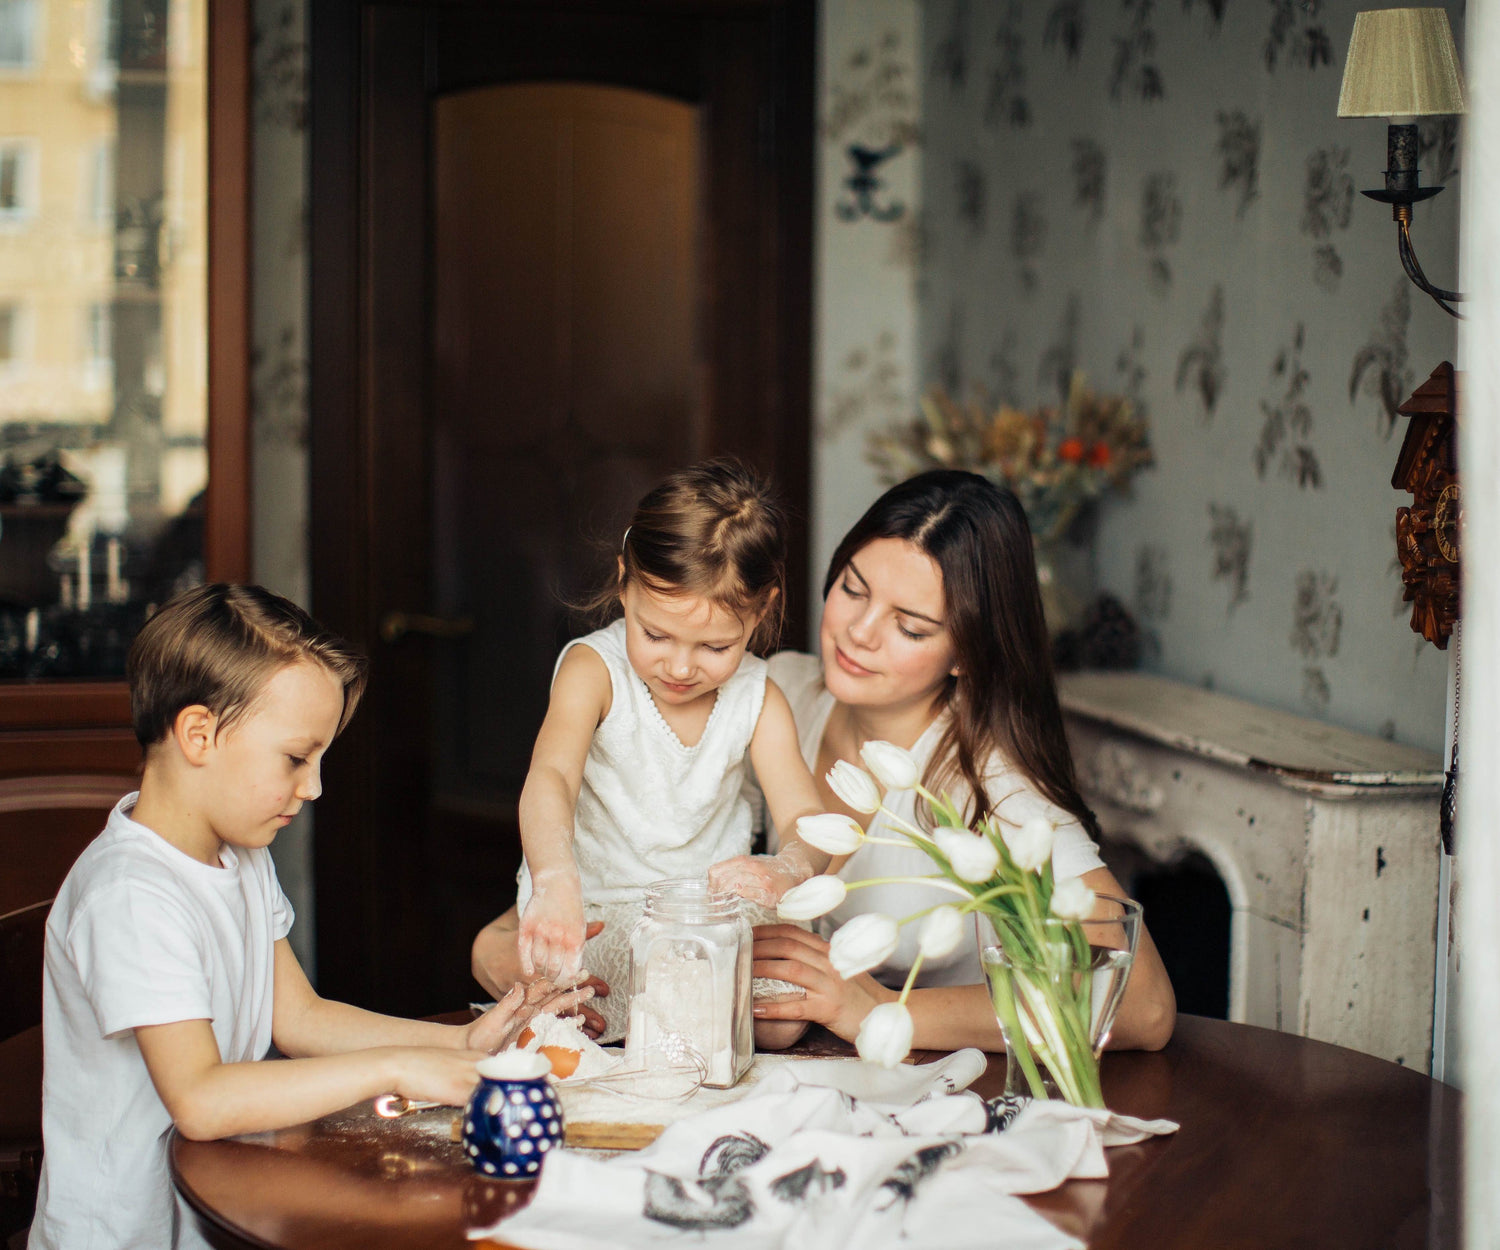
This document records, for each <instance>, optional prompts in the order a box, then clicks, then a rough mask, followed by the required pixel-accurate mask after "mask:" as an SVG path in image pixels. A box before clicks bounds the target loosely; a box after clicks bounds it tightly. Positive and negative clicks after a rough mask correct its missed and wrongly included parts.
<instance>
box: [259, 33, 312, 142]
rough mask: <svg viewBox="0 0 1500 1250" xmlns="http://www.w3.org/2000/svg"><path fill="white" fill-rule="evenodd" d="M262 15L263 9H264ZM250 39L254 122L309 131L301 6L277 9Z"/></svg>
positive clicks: (305, 52) (305, 44) (305, 48)
mask: <svg viewBox="0 0 1500 1250" xmlns="http://www.w3.org/2000/svg"><path fill="white" fill-rule="evenodd" d="M262 12H263V7H262ZM264 16H265V17H266V18H267V19H268V20H267V21H266V22H265V23H264V24H262V23H261V22H259V21H257V22H256V23H255V30H254V33H253V35H252V36H251V53H250V54H251V57H252V58H253V62H254V71H253V75H252V79H251V87H252V90H253V92H254V98H255V106H254V107H255V120H256V121H257V122H259V123H260V124H261V125H267V126H279V127H283V128H284V129H287V130H292V131H304V130H306V129H307V107H308V105H307V40H306V38H305V37H304V34H303V25H304V19H303V12H302V5H301V4H300V3H283V4H278V5H276V6H274V9H273V10H272V11H271V12H270V13H265V14H264Z"/></svg>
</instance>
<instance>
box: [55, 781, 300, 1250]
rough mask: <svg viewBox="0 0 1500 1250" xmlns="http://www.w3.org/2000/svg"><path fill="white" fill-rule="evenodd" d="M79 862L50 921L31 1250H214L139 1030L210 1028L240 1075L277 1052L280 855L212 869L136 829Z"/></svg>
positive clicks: (245, 856) (233, 855)
mask: <svg viewBox="0 0 1500 1250" xmlns="http://www.w3.org/2000/svg"><path fill="white" fill-rule="evenodd" d="M136 797H137V796H136V795H135V794H128V795H126V796H125V797H124V798H123V799H121V800H120V802H119V805H118V806H117V807H116V808H115V810H114V811H113V812H112V813H110V817H109V821H108V823H107V824H106V825H105V827H104V832H103V833H101V834H100V835H99V836H98V837H97V838H95V839H94V841H93V842H91V843H90V844H89V846H88V848H87V849H86V850H85V851H84V852H83V854H82V855H81V856H79V859H78V862H77V863H76V864H74V865H73V870H72V871H71V872H69V873H68V877H67V880H66V881H64V882H63V887H62V889H61V891H60V892H59V893H58V896H57V902H56V903H54V904H53V907H52V913H51V915H50V916H49V917H48V918H47V944H46V973H45V978H44V985H43V991H44V992H43V1005H42V1043H43V1072H42V1146H43V1149H44V1151H45V1154H44V1156H43V1160H42V1176H41V1190H40V1193H39V1195H38V1200H37V1213H36V1219H35V1221H34V1222H33V1224H32V1226H31V1238H30V1241H29V1242H28V1245H29V1247H30V1248H31V1250H102V1248H103V1247H111V1248H115V1247H120V1248H123V1247H140V1248H141V1250H146V1248H148V1247H149V1248H150V1250H162V1248H163V1247H180V1246H194V1247H197V1246H203V1245H206V1244H207V1243H206V1242H204V1241H203V1239H202V1238H201V1237H200V1236H199V1235H198V1232H197V1228H196V1226H195V1225H194V1223H193V1218H192V1215H191V1213H190V1211H189V1210H188V1208H187V1207H186V1206H185V1205H183V1204H181V1203H180V1201H178V1200H176V1199H175V1195H174V1193H173V1190H172V1182H171V1178H170V1176H169V1174H168V1169H167V1156H166V1143H167V1130H168V1129H170V1128H171V1127H172V1118H171V1116H170V1115H169V1114H168V1113H167V1109H166V1106H165V1105H164V1104H163V1103H162V1101H161V1099H160V1098H159V1097H158V1096H157V1093H156V1089H155V1087H154V1086H153V1085H152V1083H151V1077H150V1074H149V1073H148V1072H147V1070H146V1064H145V1061H144V1060H143V1059H142V1058H141V1052H140V1049H139V1047H137V1045H136V1041H135V1034H134V1033H133V1032H132V1030H133V1029H135V1028H137V1027H139V1026H142V1025H151V1024H173V1023H176V1022H177V1021H180V1020H209V1021H211V1022H212V1027H213V1031H214V1037H215V1039H216V1040H217V1041H218V1044H219V1055H220V1057H221V1058H222V1059H223V1061H224V1062H226V1063H236V1062H240V1061H242V1060H249V1059H262V1058H264V1057H265V1055H266V1053H267V1052H268V1051H269V1049H270V1046H271V993H272V985H273V982H274V962H275V953H274V944H275V943H276V941H277V940H278V939H280V938H283V937H285V936H286V935H287V933H288V932H289V931H290V930H291V927H292V918H293V917H292V907H291V904H290V903H289V902H288V901H287V898H286V895H285V894H283V893H282V891H281V886H280V884H279V883H278V881H277V879H276V869H275V866H274V865H273V863H272V861H271V853H270V851H269V850H268V849H266V848H264V847H256V848H251V849H238V850H237V849H235V848H232V847H229V846H225V847H224V848H223V850H222V851H221V852H220V863H221V865H222V866H221V867H218V868H215V867H211V866H210V865H208V864H204V863H202V862H200V861H198V860H196V859H193V858H192V857H191V856H189V855H186V854H184V853H183V852H182V851H179V850H178V849H177V848H176V847H174V846H172V845H171V844H170V843H169V842H167V841H166V840H165V839H164V838H162V837H160V836H158V835H157V834H155V833H153V832H152V831H151V830H150V829H147V828H146V827H145V826H144V825H139V824H137V823H136V822H135V821H133V820H132V819H131V818H130V813H131V811H132V810H133V809H134V806H135V801H136Z"/></svg>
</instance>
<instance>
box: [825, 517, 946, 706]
mask: <svg viewBox="0 0 1500 1250" xmlns="http://www.w3.org/2000/svg"><path fill="white" fill-rule="evenodd" d="M819 643H820V647H821V650H822V653H823V680H824V684H825V685H827V687H828V689H829V692H830V693H831V694H832V695H833V697H834V698H835V699H837V700H838V701H839V702H840V703H847V704H851V705H854V706H859V707H890V708H896V707H902V706H912V705H918V704H921V703H923V702H924V701H930V700H931V699H932V698H933V697H934V696H936V695H937V693H938V691H939V690H941V689H942V686H943V683H944V682H945V681H946V680H947V678H948V676H949V674H950V673H952V671H953V666H954V654H953V641H952V639H951V637H950V636H949V634H948V629H947V625H946V604H945V603H944V601H943V575H942V572H941V571H940V570H939V569H938V566H937V564H936V563H935V562H934V561H933V559H932V557H931V556H929V555H927V554H926V553H925V552H923V551H922V550H920V549H919V548H917V547H916V546H914V545H913V544H912V543H909V542H907V541H906V540H905V539H904V538H877V539H874V540H873V541H871V542H869V543H866V544H865V545H864V546H863V547H861V548H860V549H859V550H858V551H857V552H855V554H854V556H853V558H852V559H851V560H850V561H849V564H848V566H847V567H846V568H845V569H844V571H843V573H842V574H841V575H840V576H839V577H838V579H837V580H836V581H835V582H834V583H833V587H832V589H830V590H829V592H828V598H827V600H826V601H825V602H824V604H823V626H822V630H821V631H820V634H819Z"/></svg>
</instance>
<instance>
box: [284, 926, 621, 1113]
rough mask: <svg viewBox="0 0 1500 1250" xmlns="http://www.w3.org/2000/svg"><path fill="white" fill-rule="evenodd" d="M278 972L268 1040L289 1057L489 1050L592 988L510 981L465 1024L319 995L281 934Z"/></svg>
mask: <svg viewBox="0 0 1500 1250" xmlns="http://www.w3.org/2000/svg"><path fill="white" fill-rule="evenodd" d="M275 975H276V981H275V986H274V989H273V991H272V993H273V999H272V1001H273V1004H274V1006H273V1008H272V1017H271V1040H272V1041H274V1042H275V1043H276V1049H277V1050H279V1051H281V1053H282V1054H284V1055H286V1056H288V1057H289V1058H293V1059H297V1058H308V1057H314V1056H322V1055H339V1054H344V1053H345V1052H348V1051H358V1050H366V1049H370V1048H378V1047H391V1046H395V1047H413V1046H424V1047H425V1046H433V1047H439V1048H444V1049H451V1050H462V1051H465V1052H468V1051H482V1052H483V1053H484V1054H491V1053H493V1052H494V1051H497V1050H500V1049H502V1048H503V1047H505V1046H508V1045H509V1044H510V1043H511V1042H513V1041H514V1040H515V1038H516V1036H517V1035H518V1034H519V1033H520V1032H521V1030H522V1029H523V1028H525V1027H526V1023H527V1021H529V1020H530V1019H531V1017H532V1016H534V1015H536V1014H537V1013H538V1012H539V1011H544V1010H545V1011H549V1012H551V1013H552V1014H553V1015H568V1014H571V1013H572V1012H573V1011H575V1010H576V1009H577V1008H578V1006H579V1005H580V1004H581V1003H583V1002H586V1001H587V1000H588V999H589V998H591V997H593V990H592V988H591V987H587V986H580V987H579V988H577V989H570V990H556V989H554V988H553V987H552V985H550V984H549V983H548V982H546V981H536V982H533V983H532V984H531V985H529V986H523V985H513V986H511V988H510V991H509V993H507V994H506V995H505V997H504V998H502V999H501V1000H500V1002H498V1003H496V1004H495V1006H494V1007H492V1008H491V1009H490V1010H489V1011H487V1012H485V1014H484V1015H482V1016H480V1017H479V1019H477V1020H475V1021H473V1022H471V1023H470V1024H467V1025H458V1024H438V1023H436V1022H434V1021H431V1020H407V1019H404V1018H402V1017H400V1016H385V1015H381V1014H379V1013H378V1012H374V1011H366V1010H364V1009H363V1008H361V1007H354V1006H351V1005H350V1004H349V1003H340V1002H335V1001H334V1000H332V999H328V998H322V997H320V996H319V994H318V993H317V991H316V990H314V989H313V987H312V986H311V985H310V984H309V983H308V980H307V975H306V973H304V972H303V971H302V965H301V964H300V963H299V962H298V961H297V956H296V954H295V953H294V952H293V950H292V947H291V943H290V942H288V941H287V940H286V939H285V938H282V939H281V940H280V941H279V942H277V943H276V973H275ZM376 1092H378V1093H379V1092H384V1091H383V1090H380V1091H376ZM361 1097H363V1095H361ZM355 1101H358V1100H357V1099H356V1100H355ZM346 1105H347V1104H346V1103H339V1104H338V1106H346Z"/></svg>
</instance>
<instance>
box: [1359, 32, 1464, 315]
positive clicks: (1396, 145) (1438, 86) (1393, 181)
mask: <svg viewBox="0 0 1500 1250" xmlns="http://www.w3.org/2000/svg"><path fill="white" fill-rule="evenodd" d="M1467 111H1468V109H1467V106H1466V104H1465V102H1464V78H1463V71H1462V70H1461V69H1460V68H1459V65H1458V51H1457V49H1456V48H1455V47H1454V46H1453V32H1452V30H1451V29H1449V26H1448V14H1447V13H1446V12H1445V11H1444V10H1442V9H1373V10H1370V11H1368V12H1365V13H1359V14H1356V15H1355V18H1354V34H1353V36H1352V37H1351V38H1350V40H1349V57H1348V59H1347V60H1346V61H1345V62H1344V84H1343V87H1342V88H1341V89H1340V90H1339V116H1340V117H1389V118H1390V119H1391V121H1390V127H1389V129H1388V131H1387V136H1386V165H1387V168H1386V171H1385V187H1384V189H1382V190H1378V191H1366V192H1365V193H1364V194H1365V195H1368V196H1369V197H1370V198H1371V199H1372V200H1379V201H1380V202H1381V203H1382V204H1389V205H1390V206H1391V216H1392V217H1393V218H1394V219H1395V222H1396V230H1397V238H1396V247H1397V250H1398V251H1399V253H1400V255H1401V265H1402V267H1403V268H1404V269H1405V270H1406V275H1407V277H1409V278H1410V279H1411V280H1412V281H1413V282H1415V283H1416V284H1417V286H1419V287H1420V288H1421V289H1422V290H1423V291H1425V292H1426V293H1427V294H1428V295H1430V296H1432V298H1433V299H1434V300H1435V301H1436V302H1437V305H1438V307H1439V308H1441V309H1442V310H1443V311H1444V312H1447V313H1451V314H1452V315H1453V316H1455V317H1457V316H1458V315H1459V313H1458V310H1457V309H1455V308H1453V307H1452V303H1453V302H1455V301H1458V300H1461V299H1463V298H1464V297H1463V296H1462V295H1460V294H1459V293H1458V292H1457V291H1445V290H1444V289H1443V288H1442V287H1437V286H1433V285H1432V283H1430V282H1429V281H1428V280H1427V275H1426V274H1424V273H1423V272H1422V266H1421V265H1420V264H1418V263H1417V255H1416V253H1415V252H1414V251H1412V246H1411V206H1412V205H1413V204H1415V203H1416V202H1417V201H1418V200H1426V199H1430V198H1431V197H1432V196H1434V195H1436V194H1437V193H1438V192H1439V191H1441V190H1442V189H1443V188H1442V187H1424V186H1420V185H1419V183H1418V177H1417V175H1418V170H1417V126H1416V122H1415V121H1414V120H1413V119H1414V118H1417V117H1432V116H1441V115H1447V114H1452V113H1464V112H1467Z"/></svg>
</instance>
